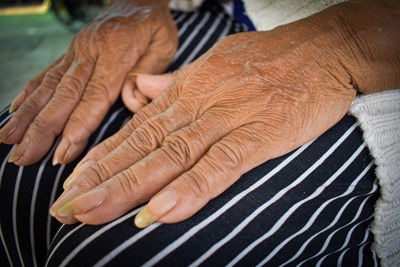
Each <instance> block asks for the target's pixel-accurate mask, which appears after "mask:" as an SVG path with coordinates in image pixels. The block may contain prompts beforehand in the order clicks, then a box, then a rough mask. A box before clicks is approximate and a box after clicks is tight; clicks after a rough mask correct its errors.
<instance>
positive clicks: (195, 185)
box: [183, 170, 211, 198]
mask: <svg viewBox="0 0 400 267" xmlns="http://www.w3.org/2000/svg"><path fill="white" fill-rule="evenodd" d="M183 181H184V186H185V188H186V189H187V190H188V191H189V192H191V193H192V194H193V195H194V196H195V197H196V198H204V197H205V196H206V197H207V198H209V195H210V192H211V191H210V184H209V181H208V180H207V179H206V178H205V177H204V176H203V175H201V174H200V173H199V172H197V171H195V170H190V171H188V172H186V173H185V179H184V180H183Z"/></svg>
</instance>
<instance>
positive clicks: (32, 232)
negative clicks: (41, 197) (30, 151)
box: [29, 138, 60, 266]
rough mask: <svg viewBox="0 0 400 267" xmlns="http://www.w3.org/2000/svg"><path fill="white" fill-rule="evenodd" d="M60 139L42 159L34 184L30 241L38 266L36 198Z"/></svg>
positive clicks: (34, 260) (35, 262)
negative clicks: (48, 163)
mask: <svg viewBox="0 0 400 267" xmlns="http://www.w3.org/2000/svg"><path fill="white" fill-rule="evenodd" d="M59 141H60V138H58V139H57V141H56V142H55V143H54V145H53V147H52V148H51V150H50V152H49V153H48V154H47V156H46V157H45V158H44V159H43V160H42V163H41V164H40V167H39V170H38V172H37V175H36V179H35V185H34V186H33V192H32V201H31V207H30V216H29V232H30V241H31V252H32V259H33V265H34V266H37V261H36V255H35V254H36V253H35V250H36V248H35V234H34V221H35V220H34V217H35V205H36V199H37V194H38V191H39V184H40V181H41V180H42V175H43V171H44V168H45V167H46V164H47V162H48V161H49V159H50V157H51V156H52V155H53V153H54V150H55V149H56V147H57V145H58V143H59Z"/></svg>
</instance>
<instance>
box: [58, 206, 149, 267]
mask: <svg viewBox="0 0 400 267" xmlns="http://www.w3.org/2000/svg"><path fill="white" fill-rule="evenodd" d="M140 209H142V207H139V208H137V209H135V210H133V211H131V212H129V213H128V214H126V215H124V216H122V217H120V218H119V219H117V220H115V221H113V222H111V223H108V224H106V225H105V226H103V227H102V228H100V229H99V230H97V231H96V232H94V233H93V234H91V235H90V236H89V237H87V238H86V239H85V240H83V241H81V243H80V244H79V245H78V246H77V247H76V248H75V249H74V250H72V251H71V252H70V253H69V254H68V255H67V256H66V257H65V258H64V260H63V261H62V263H61V264H60V266H66V265H67V264H68V263H69V262H70V261H71V260H72V259H73V258H74V257H75V256H76V255H77V254H78V253H79V252H80V251H81V250H82V249H84V248H85V247H86V246H87V245H88V244H89V243H90V242H92V241H93V240H95V239H96V238H97V237H99V236H101V235H102V234H104V233H105V232H107V231H108V230H110V229H111V228H113V227H114V226H116V225H118V224H120V223H121V222H123V221H125V220H126V219H128V218H130V217H132V216H133V215H135V214H136V213H138V212H139V210H140Z"/></svg>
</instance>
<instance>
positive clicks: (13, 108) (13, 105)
mask: <svg viewBox="0 0 400 267" xmlns="http://www.w3.org/2000/svg"><path fill="white" fill-rule="evenodd" d="M16 109H17V105H16V104H15V100H14V101H13V102H11V105H10V109H9V110H8V113H13V112H14V111H15V110H16Z"/></svg>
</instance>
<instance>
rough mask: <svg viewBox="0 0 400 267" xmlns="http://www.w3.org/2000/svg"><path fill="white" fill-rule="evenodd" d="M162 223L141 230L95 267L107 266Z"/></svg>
mask: <svg viewBox="0 0 400 267" xmlns="http://www.w3.org/2000/svg"><path fill="white" fill-rule="evenodd" d="M160 225H161V223H153V224H152V225H150V226H148V227H147V228H145V229H143V230H141V231H140V232H138V233H137V234H135V235H134V236H132V237H131V238H129V239H128V240H126V241H125V242H123V243H122V244H120V245H119V246H118V247H116V248H115V249H113V250H112V251H111V252H110V253H108V254H107V255H106V256H105V257H103V258H102V259H101V260H100V261H98V262H97V263H96V264H95V265H94V267H101V266H104V265H106V264H107V263H108V262H110V261H111V260H112V259H113V258H115V257H116V256H117V255H118V254H119V253H121V252H122V251H124V250H125V249H127V248H128V247H129V246H131V245H132V244H134V243H135V242H136V241H138V240H139V239H141V238H142V237H144V236H146V235H147V234H148V233H150V232H151V231H153V230H154V229H156V228H157V227H159V226H160Z"/></svg>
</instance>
